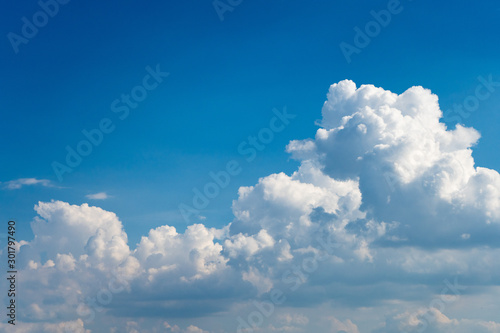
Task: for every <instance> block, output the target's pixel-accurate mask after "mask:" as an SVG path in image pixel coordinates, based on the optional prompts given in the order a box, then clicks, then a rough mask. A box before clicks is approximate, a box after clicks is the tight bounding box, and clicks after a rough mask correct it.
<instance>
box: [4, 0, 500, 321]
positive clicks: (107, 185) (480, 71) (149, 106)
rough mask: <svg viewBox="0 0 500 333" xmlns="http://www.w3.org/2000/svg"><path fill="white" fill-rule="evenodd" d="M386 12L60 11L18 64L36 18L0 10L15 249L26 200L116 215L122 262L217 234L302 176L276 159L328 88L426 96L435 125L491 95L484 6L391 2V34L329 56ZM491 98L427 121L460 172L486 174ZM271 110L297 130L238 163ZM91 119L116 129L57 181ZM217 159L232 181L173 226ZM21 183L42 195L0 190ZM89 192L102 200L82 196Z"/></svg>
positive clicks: (293, 164) (292, 7)
mask: <svg viewBox="0 0 500 333" xmlns="http://www.w3.org/2000/svg"><path fill="white" fill-rule="evenodd" d="M388 3H391V1H369V2H368V1H349V2H340V1H316V2H314V3H310V2H305V1H293V0H290V1H284V0H276V1H243V2H241V4H238V5H236V6H234V8H233V9H232V11H227V12H225V13H224V14H223V18H224V19H223V20H221V19H220V18H219V16H218V14H217V12H216V9H215V8H214V6H213V4H212V2H211V1H189V0H188V1H176V2H174V1H164V2H160V1H157V2H149V3H147V4H144V3H139V2H130V1H128V2H111V3H109V2H107V3H97V2H95V3H93V2H81V1H75V0H73V1H70V2H69V3H67V4H64V5H62V4H60V5H59V10H58V13H57V14H56V15H54V17H50V18H49V19H48V23H47V24H46V25H45V26H43V27H40V28H39V31H38V33H37V34H36V36H34V37H33V38H30V39H29V41H28V42H27V43H26V44H20V45H18V46H17V48H18V50H17V51H18V52H17V53H16V52H15V50H14V49H15V47H13V46H12V44H11V42H10V41H9V39H8V37H7V36H8V33H10V32H13V33H15V34H18V35H21V34H22V32H21V29H22V26H23V21H22V18H23V17H28V18H29V20H32V17H33V15H34V14H35V13H36V12H38V11H40V5H39V4H38V3H37V2H36V1H28V2H26V1H25V2H22V3H20V2H10V3H4V10H3V13H4V14H3V19H2V20H1V23H0V27H1V31H2V33H3V36H5V38H3V42H2V43H0V48H1V57H2V61H1V66H2V71H1V73H2V80H0V82H1V83H0V84H1V86H0V99H1V100H2V102H3V105H2V119H3V121H2V122H1V125H0V126H1V131H0V142H1V143H0V144H1V149H2V151H3V152H4V154H3V155H4V162H3V163H2V164H1V166H0V175H1V178H0V181H1V182H2V183H1V184H0V186H1V187H2V189H1V190H0V217H1V219H2V220H7V219H15V220H16V221H17V222H18V226H19V230H18V237H20V238H22V239H26V240H30V239H32V238H33V235H34V234H33V231H32V229H31V226H30V222H31V221H32V220H33V218H34V217H35V216H37V212H35V211H34V210H33V207H34V205H35V204H37V203H38V202H39V201H42V202H50V200H52V199H53V200H60V201H62V202H67V203H70V204H72V205H81V204H83V203H89V204H90V205H93V206H98V207H101V208H102V209H104V210H106V211H110V212H114V213H115V214H117V216H118V218H119V219H120V221H121V222H122V223H123V227H124V229H125V230H126V233H127V235H128V241H129V245H130V246H131V247H132V248H134V247H135V244H136V243H139V242H140V240H141V236H145V235H147V234H148V232H149V230H150V229H154V228H157V227H160V226H162V225H169V226H174V227H176V228H177V230H178V231H179V232H183V231H184V230H185V229H186V228H187V226H188V225H190V224H192V223H203V224H204V225H205V226H206V227H213V228H223V227H224V226H226V225H228V223H230V222H232V221H233V220H235V219H237V218H238V217H235V215H234V214H235V211H234V210H233V209H232V204H233V200H237V199H238V198H239V195H238V189H239V188H240V187H241V186H253V185H255V184H257V183H258V182H259V178H261V177H267V176H269V175H271V174H274V173H280V172H284V173H285V174H287V175H289V176H290V175H291V174H292V173H293V172H294V171H296V170H297V168H298V167H299V166H300V165H301V163H302V164H303V161H304V160H303V159H292V158H291V155H290V154H289V153H287V152H286V151H285V147H286V146H287V144H288V143H289V142H290V141H291V140H304V139H308V138H314V134H315V132H316V130H317V129H318V128H319V125H318V124H319V123H321V121H322V120H321V119H322V113H321V110H322V107H323V104H324V103H325V100H327V97H326V94H327V92H328V91H329V87H330V85H332V84H334V83H338V82H340V81H341V80H344V79H348V80H352V81H354V82H355V83H356V84H357V85H358V87H359V86H360V85H362V84H373V85H374V86H376V87H382V88H383V89H385V90H387V91H391V92H393V93H396V94H402V93H403V92H405V91H406V90H407V89H408V88H410V87H412V86H422V87H424V88H427V89H430V90H431V91H432V93H433V94H436V95H437V96H438V97H439V106H440V108H441V110H442V111H443V112H444V111H446V110H449V109H453V106H454V105H456V104H458V105H463V104H464V102H465V103H466V101H471V98H470V96H474V94H475V93H476V91H477V89H478V88H477V87H478V86H481V84H482V83H481V82H483V81H484V80H491V81H493V82H499V81H500V66H499V62H498V57H499V54H500V40H499V39H500V37H499V34H498V31H500V20H499V19H498V17H499V15H500V6H499V5H498V4H497V3H496V2H494V1H483V2H480V3H469V2H464V1H462V2H454V3H453V4H450V3H444V2H435V1H434V2H433V1H426V0H414V1H409V0H401V2H400V4H399V7H398V8H399V11H398V13H397V14H392V15H391V21H390V23H388V24H387V26H385V27H381V28H380V33H378V34H376V35H375V36H374V37H372V38H371V40H370V42H369V44H368V45H367V46H366V47H362V48H360V52H359V54H352V57H351V61H350V62H348V61H347V60H346V58H345V57H344V55H343V53H342V51H341V48H340V47H339V45H340V44H341V43H342V42H345V43H349V44H351V45H354V44H355V41H354V39H355V35H356V32H355V30H354V28H355V27H359V28H361V29H362V30H364V29H365V25H366V24H367V23H368V22H370V21H373V20H374V18H373V16H372V14H371V13H370V12H371V11H375V12H379V11H380V10H385V9H387V7H388ZM148 66H149V67H150V68H153V69H154V68H156V67H157V66H159V68H160V69H161V71H163V72H168V73H169V76H168V77H165V78H164V79H163V81H162V82H161V83H159V84H158V86H157V87H156V88H155V89H152V90H151V91H148V93H147V97H146V98H145V99H144V100H143V101H141V102H140V103H138V106H137V107H136V108H135V109H131V110H130V114H129V116H128V117H126V118H125V119H123V120H120V118H119V115H120V114H119V113H115V112H113V111H112V108H111V104H112V102H113V101H114V100H116V99H120V98H121V96H122V94H130V93H131V90H132V89H134V87H136V86H138V85H141V84H142V82H143V79H144V77H145V75H147V74H148V73H149V72H148V70H147V69H146V68H147V67H148ZM478 77H481V78H482V79H478ZM481 80H483V81H481ZM151 82H152V81H151ZM491 87H492V88H491ZM491 87H490V88H491V89H492V90H491V91H489V90H488V88H484V87H483V88H481V89H482V90H481V91H482V92H485V93H486V92H489V94H488V97H487V98H484V99H481V100H480V102H479V104H478V105H477V106H475V107H474V111H473V112H468V113H467V114H470V115H468V116H466V117H464V116H460V117H456V116H457V113H454V112H451V113H450V114H451V115H454V116H455V117H454V118H450V119H451V120H450V119H441V122H444V123H445V124H446V125H447V126H448V128H450V129H454V128H455V124H456V123H457V120H459V121H458V122H460V123H462V124H463V125H465V126H466V127H473V128H475V129H476V130H477V131H478V132H479V133H481V139H480V140H479V141H478V142H479V144H478V145H477V146H474V147H473V153H472V156H473V158H474V162H475V165H476V166H482V167H485V168H489V169H493V170H500V158H499V157H498V153H497V151H498V142H499V140H500V134H499V132H498V130H497V124H498V123H499V121H500V116H499V113H498V105H499V103H500V86H495V85H494V84H493V86H491ZM496 89H498V91H496ZM467 98H469V99H467ZM122 105H123V104H122ZM284 107H286V110H287V111H288V112H289V113H291V114H293V115H296V117H295V118H294V119H293V120H291V121H290V123H289V124H287V126H286V127H285V128H284V130H283V131H280V132H279V133H274V138H273V140H271V142H269V143H268V144H266V145H265V149H264V150H262V151H260V152H258V154H257V155H256V158H255V159H254V160H253V161H251V162H248V161H246V160H245V156H243V155H241V154H240V153H239V152H238V146H239V144H240V143H241V142H243V141H246V140H248V137H249V136H255V135H257V134H258V133H259V131H261V130H262V129H263V128H266V127H269V123H270V121H271V119H272V118H273V117H275V113H273V109H277V110H283V108H284ZM104 118H109V119H111V121H112V123H113V125H114V126H115V130H114V131H113V132H112V133H109V134H104V136H103V139H102V143H101V144H99V145H98V146H96V147H93V150H92V153H91V154H89V155H88V156H85V157H83V160H82V162H81V163H80V164H79V165H78V166H76V167H74V168H73V169H74V170H73V172H71V173H66V174H64V176H63V179H62V181H60V180H59V179H58V177H57V175H56V174H55V172H54V170H53V166H52V164H53V162H54V161H58V162H61V163H64V159H65V158H66V153H67V152H66V148H65V147H66V146H70V147H72V148H74V149H76V146H77V144H78V143H79V142H80V141H81V140H83V139H85V137H84V135H83V134H82V130H89V131H90V130H92V129H95V128H97V127H98V126H99V123H100V122H101V120H102V119H104ZM324 119H325V117H324V115H323V122H324ZM471 141H473V140H472V139H471ZM318 149H319V148H318ZM345 149H346V150H348V149H349V148H348V147H347V146H346V148H345ZM232 160H235V161H237V162H238V163H239V165H240V166H241V168H242V171H241V173H239V174H238V175H237V176H234V177H231V180H230V182H229V184H228V186H227V187H225V188H224V189H222V190H221V191H220V194H219V195H217V196H216V197H215V198H213V199H211V200H210V203H209V205H208V206H207V207H206V208H204V209H201V210H200V214H199V215H200V216H202V218H201V219H200V218H199V217H198V218H197V217H192V218H191V219H190V220H189V221H186V220H185V219H184V218H183V217H182V215H181V214H180V212H179V205H180V204H182V203H184V204H191V201H192V198H193V195H194V194H193V188H198V189H201V188H203V186H204V185H205V184H207V182H210V181H211V179H210V176H209V173H210V172H219V171H220V170H224V169H225V168H226V164H227V163H228V161H232ZM31 178H34V179H36V180H46V181H42V182H38V183H37V184H31V185H29V184H25V185H20V186H18V187H19V188H15V189H11V188H9V184H11V185H12V184H17V183H19V181H18V182H17V183H16V180H19V179H31ZM9 182H11V183H9ZM25 182H29V181H25ZM33 182H35V181H32V183H33ZM21 183H22V181H21ZM363 186H364V185H363V183H361V187H362V190H363V189H364V188H363ZM11 187H12V186H11ZM14 187H15V186H14ZM101 192H104V193H106V196H105V199H92V198H89V197H87V196H88V195H92V194H96V193H101ZM241 200H243V199H241ZM363 207H364V206H363ZM375 211H376V210H375ZM381 215H382V216H385V215H384V214H381ZM400 217H401V216H400ZM401 218H402V217H401ZM387 222H390V221H387ZM444 229H446V228H444ZM242 230H243V229H242ZM464 230H465V229H464ZM418 241H419V240H416V242H418ZM41 264H43V262H42V263H41ZM339 330H340V329H339ZM345 330H346V331H347V329H345Z"/></svg>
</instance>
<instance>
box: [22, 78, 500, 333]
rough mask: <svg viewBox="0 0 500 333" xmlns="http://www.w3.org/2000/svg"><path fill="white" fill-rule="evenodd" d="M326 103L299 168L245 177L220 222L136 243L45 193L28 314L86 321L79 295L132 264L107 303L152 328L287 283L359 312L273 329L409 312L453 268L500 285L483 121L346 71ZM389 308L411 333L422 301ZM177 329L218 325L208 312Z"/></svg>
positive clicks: (310, 297) (294, 148) (496, 207)
mask: <svg viewBox="0 0 500 333" xmlns="http://www.w3.org/2000/svg"><path fill="white" fill-rule="evenodd" d="M322 113H323V120H322V122H321V128H319V129H318V131H317V133H316V136H315V138H314V139H307V140H302V141H292V142H290V144H289V145H288V146H287V150H288V151H289V152H290V153H291V154H292V156H293V157H294V158H296V159H298V160H299V161H300V167H299V168H298V169H297V170H296V171H295V172H294V173H292V174H291V175H287V174H284V173H277V174H272V175H268V176H266V177H262V178H261V179H259V181H258V183H257V184H255V185H254V186H249V187H241V188H240V189H239V192H238V198H237V200H235V201H234V202H233V212H234V216H235V218H234V220H233V221H232V222H231V223H230V224H228V225H227V226H225V227H223V228H221V229H216V228H209V227H207V226H205V225H203V224H195V225H191V226H188V227H187V228H186V230H184V231H183V232H179V231H177V229H176V228H175V227H173V226H168V225H163V226H159V227H157V228H154V229H152V230H150V231H149V232H148V233H147V236H143V237H142V238H141V241H140V242H139V244H137V246H135V247H134V248H132V249H131V248H129V245H128V244H127V238H128V237H127V234H126V232H125V230H124V228H123V226H122V223H121V222H120V220H119V219H118V217H117V216H116V215H115V214H114V213H112V212H107V211H105V210H103V209H101V208H98V207H91V206H89V205H88V204H83V205H81V206H76V205H70V204H68V203H65V202H61V201H52V202H40V203H39V204H38V205H36V206H35V210H36V211H37V213H38V214H39V216H40V217H37V218H35V219H34V221H33V222H32V229H33V232H34V234H35V238H34V239H33V240H32V241H30V242H27V243H26V244H24V245H23V246H22V247H21V250H20V253H21V254H22V255H21V256H20V258H22V259H20V260H21V262H20V267H21V269H25V270H27V271H29V274H25V275H24V274H21V275H20V276H23V279H24V281H23V285H24V286H26V287H25V288H26V290H25V291H24V294H25V295H26V296H25V297H26V299H27V300H29V302H28V303H29V304H28V305H26V312H25V315H24V316H25V317H24V318H25V319H26V320H28V321H36V320H42V319H41V318H46V319H45V320H47V321H50V322H53V323H55V322H63V321H68V320H75V319H77V318H78V317H79V316H77V315H76V309H77V306H78V305H79V304H81V303H82V302H83V301H84V300H85V299H86V298H88V297H96V295H97V294H98V293H99V292H100V290H102V289H103V288H106V286H107V284H108V283H109V281H111V280H112V279H113V277H114V276H118V277H120V278H121V279H123V280H124V281H126V284H125V288H124V289H125V290H124V291H123V292H121V293H119V294H117V295H114V296H113V297H114V301H113V302H111V303H110V304H109V305H108V304H105V305H103V308H105V309H106V310H105V311H104V310H103V311H102V312H99V313H96V316H97V317H99V316H101V317H102V318H108V319H109V318H122V317H127V318H130V320H129V321H128V322H129V324H127V325H128V326H127V327H125V326H123V325H124V324H123V325H122V326H120V327H121V328H119V329H120V330H128V331H130V332H132V331H133V330H138V331H139V330H140V331H144V332H146V330H145V328H144V327H143V324H141V322H140V321H138V320H137V319H140V318H142V317H144V316H146V315H147V316H150V317H155V316H157V317H158V316H160V314H161V315H163V314H164V313H170V314H172V316H173V317H175V316H177V317H186V316H187V315H189V316H194V317H196V318H202V317H203V318H208V317H209V314H210V313H211V311H212V312H218V313H219V314H218V315H221V316H223V315H224V314H225V315H226V317H224V320H225V321H227V323H226V326H225V327H226V328H227V329H228V330H231V329H233V330H234V326H236V325H237V322H236V319H235V318H236V317H238V316H242V317H243V318H246V317H245V312H244V311H246V310H243V309H249V310H248V311H249V313H253V312H252V311H255V309H253V308H252V304H254V303H253V302H252V301H253V300H254V299H257V300H259V301H261V300H265V299H266V297H268V296H269V295H268V292H269V291H271V290H273V288H275V289H279V290H281V291H283V292H284V293H285V294H286V298H287V299H288V302H290V304H291V305H293V306H296V307H300V306H303V307H305V308H307V307H314V306H317V305H319V304H324V303H326V302H332V303H335V305H336V306H338V307H340V308H343V309H344V308H345V309H353V311H352V313H351V314H352V316H347V317H346V316H344V317H339V316H336V315H335V316H332V314H331V313H328V312H325V313H322V315H323V317H322V318H323V319H324V320H323V322H321V321H318V320H311V319H307V320H302V319H303V318H302V319H301V320H298V319H297V320H296V321H293V320H290V321H286V320H285V321H283V317H279V316H276V318H271V317H270V318H266V321H265V322H264V321H263V322H262V325H260V326H259V330H261V331H262V330H264V331H265V330H266V329H267V330H268V331H289V332H302V331H308V330H311V327H313V328H314V329H320V330H323V331H328V330H329V331H331V332H349V333H358V332H362V330H361V329H360V328H359V327H361V325H360V322H362V321H363V320H365V319H364V318H363V317H362V316H361V315H359V314H358V313H357V311H356V309H359V308H367V307H372V308H374V309H377V307H380V309H382V308H383V309H384V311H385V310H387V309H388V307H389V306H388V305H387V304H393V308H396V309H398V310H400V309H399V304H400V303H401V302H416V303H418V302H422V301H426V300H427V299H432V297H433V296H434V293H435V290H436V289H438V290H440V289H441V288H442V283H443V282H442V281H443V280H444V279H447V278H448V279H452V278H453V277H460V281H461V283H464V284H467V285H468V286H469V288H468V289H467V292H468V293H471V294H474V293H478V291H475V289H474V288H475V287H477V286H481V287H482V288H485V289H488V288H491V286H492V285H495V284H497V282H498V281H497V278H496V277H497V276H498V274H499V273H500V271H499V268H498V267H497V266H498V265H496V258H497V257H498V251H499V249H498V245H497V244H498V242H497V239H498V237H499V236H500V176H499V174H498V172H496V171H495V170H491V169H486V168H480V167H476V166H475V164H474V160H473V158H472V147H473V145H474V144H476V142H477V141H478V139H479V134H478V132H477V131H476V130H474V129H470V128H465V127H462V126H457V128H456V129H454V130H448V129H447V128H446V127H445V125H444V124H442V123H440V122H439V118H440V116H441V111H440V109H439V105H438V102H437V96H435V95H433V94H431V92H430V91H428V90H426V89H423V88H421V87H412V88H410V89H408V90H407V91H406V92H404V93H402V94H400V95H398V94H394V93H392V92H389V91H386V90H383V89H381V88H376V87H374V86H371V85H365V86H361V87H359V88H357V87H356V85H355V84H354V83H353V82H351V81H342V82H340V83H338V84H334V85H332V87H330V91H329V93H328V100H327V101H326V102H325V105H324V107H323V111H322ZM42 254H43V255H42ZM462 281H463V282H462ZM28 286H29V287H28ZM375 286H376V287H375ZM54 299H56V301H54ZM118 299H119V301H117V300H118ZM47 300H50V301H47ZM123 304H125V305H126V306H123ZM276 307H278V306H276ZM389 308H390V307H389ZM231 311H232V312H231ZM242 311H243V312H242ZM374 311H375V310H374ZM380 311H382V310H380ZM429 311H430V312H429V313H431V315H432V316H433V317H432V318H434V319H435V320H434V322H435V323H437V324H436V325H437V326H435V328H434V332H448V331H450V332H451V331H453V329H457V331H458V330H459V329H462V328H463V327H467V328H470V329H472V328H473V329H474V330H475V329H477V331H478V332H479V331H480V329H483V328H484V329H488V330H489V331H485V332H497V331H495V329H497V328H498V326H497V325H498V324H497V323H495V322H493V321H491V322H488V321H487V320H486V321H485V320H480V321H478V320H473V319H467V318H462V319H448V317H447V316H445V315H444V314H442V313H437V312H435V311H434V310H432V309H431V310H429ZM174 313H175V315H174ZM380 315H381V314H379V316H380ZM80 317H85V316H83V315H80ZM338 318H342V320H340V319H338ZM390 318H392V319H388V320H387V322H386V323H385V325H386V327H387V329H388V330H387V332H389V331H390V330H389V328H390V329H393V327H394V329H396V328H398V329H399V327H403V326H404V325H406V327H407V328H408V332H411V330H410V329H412V326H411V325H413V326H415V325H414V323H416V322H417V321H418V316H417V317H415V316H413V317H412V316H411V313H410V314H408V315H399V317H397V318H396V317H394V318H393V317H390ZM415 318H417V319H415ZM82 319H85V318H82ZM96 320H98V319H96ZM491 320H493V318H492V319H491ZM103 322H105V321H104V319H103V320H102V321H101V322H99V324H102V323H103ZM169 322H170V320H169ZM207 322H210V321H209V320H208V321H207ZM319 322H321V323H322V324H321V325H323V326H321V327H320V328H318V327H319V326H318V325H319ZM190 324H191V323H190ZM212 324H213V323H212ZM109 325H111V324H109ZM167 325H168V326H167ZM391 325H392V326H391ZM401 325H403V326H401ZM163 327H164V328H165V329H169V330H170V331H171V332H205V331H203V330H202V329H200V328H198V324H197V326H194V325H193V326H189V325H184V326H178V325H175V324H172V325H171V324H164V326H163ZM180 327H187V328H186V329H181V328H180ZM200 327H203V326H200ZM365 327H366V325H365ZM256 331H257V330H256Z"/></svg>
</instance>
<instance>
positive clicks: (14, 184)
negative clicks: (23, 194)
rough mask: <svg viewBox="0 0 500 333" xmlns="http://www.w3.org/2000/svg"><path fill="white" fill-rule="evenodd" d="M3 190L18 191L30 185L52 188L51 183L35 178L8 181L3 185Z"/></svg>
mask: <svg viewBox="0 0 500 333" xmlns="http://www.w3.org/2000/svg"><path fill="white" fill-rule="evenodd" d="M4 184H5V185H4V188H6V189H9V190H18V189H20V188H21V187H23V186H31V185H41V186H45V187H53V186H54V185H52V182H51V181H50V180H48V179H36V178H19V179H15V180H10V181H8V182H5V183H4Z"/></svg>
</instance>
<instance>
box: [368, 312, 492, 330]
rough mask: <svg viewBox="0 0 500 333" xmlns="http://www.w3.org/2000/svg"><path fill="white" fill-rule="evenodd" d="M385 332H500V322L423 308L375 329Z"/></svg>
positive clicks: (395, 317)
mask: <svg viewBox="0 0 500 333" xmlns="http://www.w3.org/2000/svg"><path fill="white" fill-rule="evenodd" d="M373 332H374V333H377V332H380V333H382V332H384V333H400V332H407V333H417V332H429V333H470V332H474V333H499V332H500V323H499V322H494V321H483V320H474V319H450V318H448V317H447V316H445V315H444V314H443V313H441V312H440V311H439V310H438V309H436V308H421V309H418V310H416V311H415V312H411V313H410V312H404V313H401V314H398V315H396V316H394V317H392V318H389V319H388V320H387V321H386V323H385V324H384V328H382V329H379V330H375V331H373Z"/></svg>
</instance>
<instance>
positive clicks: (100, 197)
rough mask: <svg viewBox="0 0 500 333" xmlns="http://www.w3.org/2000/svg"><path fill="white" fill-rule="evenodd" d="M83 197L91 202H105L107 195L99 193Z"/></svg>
mask: <svg viewBox="0 0 500 333" xmlns="http://www.w3.org/2000/svg"><path fill="white" fill-rule="evenodd" d="M85 197H86V198H87V199H92V200H105V199H108V198H109V195H107V194H106V192H99V193H94V194H87V195H86V196H85Z"/></svg>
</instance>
